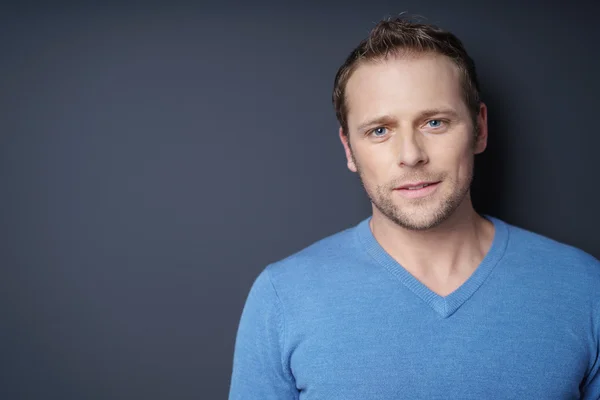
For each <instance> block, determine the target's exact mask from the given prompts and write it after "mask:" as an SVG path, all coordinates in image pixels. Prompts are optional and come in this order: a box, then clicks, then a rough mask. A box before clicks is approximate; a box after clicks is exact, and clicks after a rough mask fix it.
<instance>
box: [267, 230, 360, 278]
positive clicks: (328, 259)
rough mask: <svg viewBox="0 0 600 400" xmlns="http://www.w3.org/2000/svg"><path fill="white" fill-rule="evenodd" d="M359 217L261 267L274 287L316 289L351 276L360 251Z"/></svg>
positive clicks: (358, 261) (357, 262)
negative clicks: (330, 233) (328, 234)
mask: <svg viewBox="0 0 600 400" xmlns="http://www.w3.org/2000/svg"><path fill="white" fill-rule="evenodd" d="M365 221H366V220H363V221H361V222H359V223H358V224H356V225H355V226H352V227H350V228H348V229H344V230H342V231H339V232H337V233H335V234H332V235H330V236H327V237H324V238H322V239H320V240H318V241H316V242H314V243H312V244H311V245H309V246H307V247H305V248H303V249H302V250H300V251H298V252H296V253H294V254H291V255H290V256H288V257H286V258H284V259H281V260H278V261H276V262H274V263H272V264H270V265H268V266H267V267H266V268H265V272H266V273H267V274H268V275H269V277H270V279H271V280H272V282H273V284H274V285H275V286H276V287H283V286H285V287H287V288H290V286H293V287H296V288H301V287H302V288H305V289H308V288H309V287H311V286H312V287H313V288H316V286H321V285H323V284H326V282H331V281H332V280H339V279H343V276H347V277H348V278H350V277H351V275H352V271H353V266H356V265H358V264H359V263H360V260H359V259H360V258H361V257H364V252H361V251H360V244H359V242H358V240H357V235H356V231H357V229H359V228H360V227H361V225H363V224H364V223H365Z"/></svg>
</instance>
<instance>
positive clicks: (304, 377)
mask: <svg viewBox="0 0 600 400" xmlns="http://www.w3.org/2000/svg"><path fill="white" fill-rule="evenodd" d="M487 218H488V219H489V220H491V221H492V222H493V223H494V226H495V236H494V240H493V243H492V247H491V249H490V251H489V252H488V254H487V255H486V257H485V258H484V260H483V261H482V262H481V264H480V265H479V267H478V268H477V269H476V270H475V272H474V273H473V275H472V276H471V277H470V278H469V279H468V280H467V281H466V282H465V283H464V284H463V285H462V286H461V287H460V288H458V289H457V290H456V291H454V292H453V293H451V294H450V295H448V296H446V297H442V296H439V295H437V294H436V293H434V292H432V291H431V290H429V289H428V288H427V287H426V286H425V285H423V284H422V283H421V282H419V281H418V280H417V279H415V278H414V277H413V276H412V275H411V274H409V273H408V272H407V271H406V270H405V269H404V268H402V266H400V265H399V264H398V263H397V262H396V261H394V259H392V258H391V256H389V255H388V254H387V253H386V252H385V251H384V250H383V248H382V247H381V246H380V245H379V244H378V242H377V241H376V239H375V238H374V237H373V235H372V233H371V230H370V228H369V225H368V219H366V220H364V221H362V222H360V223H359V224H358V225H357V226H355V227H353V228H351V229H348V230H345V231H343V232H340V233H337V234H335V235H333V236H330V237H328V238H325V239H323V240H321V241H319V242H317V243H315V244H313V245H311V246H310V247H308V248H306V249H304V250H302V251H300V252H298V253H296V254H294V255H292V256H290V257H288V258H286V259H285V260H282V261H279V262H277V263H275V264H272V265H269V266H268V267H267V268H266V269H265V270H263V272H262V273H261V274H260V275H259V276H258V278H257V279H256V281H255V282H254V284H253V286H252V288H251V290H250V293H249V295H248V298H247V301H246V304H245V307H244V310H243V313H242V317H241V321H240V325H239V329H238V336H237V340H236V344H235V355H234V361H233V374H232V380H231V387H230V393H229V398H230V399H231V400H237V399H244V400H271V399H273V400H275V399H277V400H287V399H302V400H308V399H323V400H338V399H339V400H354V399H357V400H371V399H386V400H390V399H460V400H468V399H477V400H482V399H519V400H523V399H528V400H529V399H535V400H541V399H544V400H551V399H586V400H592V399H593V400H598V399H600V262H599V261H598V260H596V259H595V258H594V257H592V256H591V255H588V254H587V253H584V252H583V251H581V250H577V249H576V248H573V247H570V246H567V245H564V244H560V243H558V242H555V241H553V240H551V239H548V238H545V237H543V236H540V235H537V234H534V233H531V232H528V231H525V230H523V229H520V228H517V227H515V226H512V225H509V224H507V223H505V222H503V221H501V220H499V219H496V218H493V217H487Z"/></svg>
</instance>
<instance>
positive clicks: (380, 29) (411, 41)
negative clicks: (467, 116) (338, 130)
mask: <svg viewBox="0 0 600 400" xmlns="http://www.w3.org/2000/svg"><path fill="white" fill-rule="evenodd" d="M427 53H430V54H441V55H444V56H446V57H448V58H450V59H451V60H452V61H453V62H454V63H455V64H456V66H457V67H458V69H459V70H460V72H461V74H462V79H461V81H462V82H461V87H462V91H463V96H464V100H465V103H466V105H467V107H468V109H469V111H470V113H471V118H472V120H473V126H474V129H475V132H476V133H477V132H478V128H479V127H478V126H477V116H478V114H479V107H480V103H481V99H480V93H479V83H478V81H477V73H476V71H475V62H474V61H473V60H472V59H471V57H470V56H469V54H468V53H467V51H466V50H465V48H464V46H463V44H462V42H461V41H460V40H459V39H458V38H457V37H456V36H455V35H454V34H452V33H450V32H448V31H445V30H442V29H440V28H438V27H437V26H435V25H429V24H423V23H419V22H412V21H410V20H409V19H407V18H405V17H396V18H393V19H385V20H382V21H380V22H379V23H377V25H376V26H375V27H374V28H373V29H372V30H371V32H370V33H369V35H368V36H367V38H366V39H364V40H362V41H361V42H360V44H359V45H358V46H357V47H356V48H355V49H354V50H353V51H352V52H351V53H350V55H349V56H348V58H347V59H346V61H345V62H344V64H343V65H342V66H341V67H340V68H339V69H338V72H337V74H336V76H335V81H334V86H333V96H332V97H333V99H332V100H333V106H334V108H335V114H336V117H337V120H338V122H339V123H340V126H341V127H342V131H343V133H344V134H345V135H348V119H347V117H348V104H347V101H346V97H345V96H346V86H347V84H348V80H349V79H350V76H352V73H353V72H354V71H355V70H356V68H358V66H359V65H361V64H362V63H365V62H369V61H379V60H383V59H386V58H387V57H389V56H399V55H418V54H427Z"/></svg>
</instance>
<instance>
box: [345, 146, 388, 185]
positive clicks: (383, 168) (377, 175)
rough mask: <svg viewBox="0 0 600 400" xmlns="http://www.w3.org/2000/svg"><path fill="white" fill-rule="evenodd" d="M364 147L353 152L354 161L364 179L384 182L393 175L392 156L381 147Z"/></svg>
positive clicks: (374, 182)
mask: <svg viewBox="0 0 600 400" xmlns="http://www.w3.org/2000/svg"><path fill="white" fill-rule="evenodd" d="M377 150H378V151H375V149H372V148H366V149H361V150H360V151H355V152H354V161H355V164H356V166H357V167H358V168H359V170H360V171H359V172H360V173H361V175H362V176H363V178H364V179H368V180H369V181H370V182H372V183H373V184H382V183H385V182H386V180H387V179H389V178H390V177H391V176H393V170H394V166H395V162H394V157H393V155H392V154H390V152H386V151H379V150H383V149H377Z"/></svg>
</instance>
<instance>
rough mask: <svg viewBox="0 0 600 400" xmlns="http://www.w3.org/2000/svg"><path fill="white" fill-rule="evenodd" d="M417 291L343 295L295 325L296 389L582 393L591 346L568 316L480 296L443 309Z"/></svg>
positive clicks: (361, 393) (511, 395)
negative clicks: (368, 298)
mask: <svg viewBox="0 0 600 400" xmlns="http://www.w3.org/2000/svg"><path fill="white" fill-rule="evenodd" d="M419 300H420V299H416V300H415V299H414V298H406V299H401V301H398V299H392V298H386V297H385V296H382V297H381V298H379V299H377V301H375V302H368V303H367V302H364V303H363V302H361V301H360V300H358V301H357V299H356V298H353V299H350V300H348V301H343V300H341V299H339V300H338V302H337V303H336V304H323V305H322V309H321V310H322V311H323V312H322V313H321V314H320V317H318V318H315V319H313V320H312V321H310V322H308V323H306V324H304V326H295V327H292V329H291V331H290V333H289V334H290V336H289V344H290V345H291V349H292V350H291V353H290V358H289V359H290V365H291V369H292V371H293V374H294V376H295V378H296V383H297V387H298V388H299V390H300V393H301V395H300V398H301V399H324V398H327V399H329V400H334V399H355V398H356V399H359V398H360V399H367V398H368V399H392V398H393V399H405V398H406V399H421V398H422V399H448V398H456V399H465V400H467V399H482V398H494V399H496V398H497V399H523V398H544V399H577V398H578V396H579V384H580V382H581V380H582V378H583V376H584V374H585V371H586V367H587V362H588V359H589V355H588V354H587V348H586V346H585V343H584V341H583V339H582V337H581V335H580V334H578V332H576V331H574V330H573V326H576V324H574V321H573V320H572V319H571V318H569V317H566V318H564V317H562V316H561V314H560V313H558V314H557V313H556V312H551V311H550V310H549V308H548V307H543V306H540V305H537V306H529V307H528V306H525V305H523V306H518V305H514V304H506V305H503V304H495V305H494V306H491V305H487V306H486V304H485V303H476V302H473V303H470V305H468V304H469V303H467V304H465V305H464V306H463V307H461V308H460V309H459V310H458V311H457V312H456V313H454V314H453V315H451V316H449V317H447V318H442V317H440V316H439V315H438V314H436V313H435V312H433V310H431V309H430V308H428V307H423V305H422V304H421V303H422V302H421V303H420V302H419ZM327 308H329V312H325V310H326V309H327Z"/></svg>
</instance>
